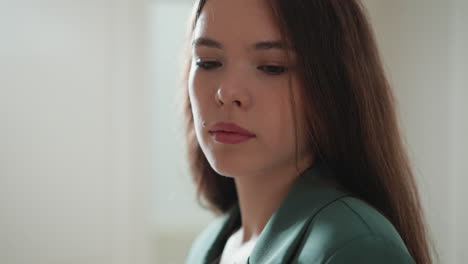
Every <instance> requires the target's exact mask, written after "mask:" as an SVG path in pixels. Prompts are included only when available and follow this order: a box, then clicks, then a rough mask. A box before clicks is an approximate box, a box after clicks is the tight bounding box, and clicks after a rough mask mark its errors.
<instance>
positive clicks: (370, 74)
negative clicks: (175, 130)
mask: <svg viewBox="0 0 468 264" xmlns="http://www.w3.org/2000/svg"><path fill="white" fill-rule="evenodd" d="M268 2H269V3H270V7H271V11H272V12H273V14H274V15H275V17H276V19H277V23H278V27H279V29H280V31H281V33H282V35H283V38H284V40H286V41H288V42H289V43H292V45H293V48H294V50H295V52H296V53H297V54H300V56H298V61H297V62H298V71H299V75H300V77H301V81H302V88H303V89H302V91H301V92H302V94H301V96H300V98H301V100H303V105H304V109H303V111H304V116H305V120H304V123H305V127H304V128H301V129H305V132H306V135H307V141H308V143H307V144H308V147H309V149H310V151H311V153H314V154H315V157H316V161H320V162H322V163H324V164H326V166H327V167H328V168H330V170H331V171H332V172H333V174H334V175H335V176H336V178H337V179H338V181H339V182H340V183H341V184H342V185H343V186H344V187H346V188H347V189H348V190H350V191H351V192H352V193H353V194H355V195H356V196H357V197H359V198H360V199H362V200H364V201H366V202H367V203H369V204H370V205H371V206H373V207H374V208H376V209H377V210H379V211H380V212H381V213H382V214H383V215H384V216H385V217H387V218H388V219H389V220H390V221H391V223H392V224H393V225H394V226H395V228H396V229H397V230H398V232H399V233H400V235H401V237H402V238H403V241H404V242H405V244H406V246H407V247H408V250H409V252H410V253H411V255H412V256H413V258H414V259H415V261H416V262H417V263H424V264H430V263H432V260H431V255H430V251H429V246H428V244H429V243H428V238H427V231H426V224H425V221H424V217H423V212H422V207H421V203H420V200H419V194H418V190H417V187H416V183H415V180H414V177H413V173H412V170H411V165H410V161H409V158H408V156H407V153H406V150H405V145H404V143H403V138H402V136H401V134H400V129H399V124H398V119H397V115H396V111H395V106H396V102H395V98H394V96H393V93H392V90H391V87H390V85H389V82H388V80H387V78H386V76H385V73H384V70H383V67H382V63H381V59H380V55H379V52H378V50H377V45H376V41H375V39H374V35H373V32H372V30H371V27H370V25H369V22H368V18H367V15H366V13H365V8H364V7H363V5H362V3H361V2H360V1H359V0H345V1H343V0H308V1H306V0H271V1H268ZM205 3H206V0H199V1H198V2H197V3H196V5H195V9H194V14H193V19H192V21H191V22H192V23H191V30H190V34H189V35H191V32H192V31H193V29H194V27H195V25H196V22H197V20H198V17H199V15H200V13H201V10H202V8H203V6H204V5H205ZM190 38H191V36H189V39H190ZM187 46H188V47H189V46H190V45H187ZM190 65H191V58H190V56H187V63H186V65H185V67H186V68H185V71H184V74H185V78H184V80H185V85H187V80H188V79H187V77H188V72H189V70H190ZM184 90H185V92H184V100H185V105H184V108H185V109H184V111H185V117H186V122H187V123H186V127H187V131H186V135H187V146H188V156H189V162H190V166H191V172H192V176H193V179H194V182H195V184H196V186H197V197H198V199H199V202H200V204H202V206H203V202H202V201H201V199H204V200H205V202H206V203H207V205H206V207H208V208H209V209H211V210H212V211H214V212H215V213H217V214H220V213H224V212H226V211H227V210H228V209H229V208H230V207H231V206H232V205H233V203H235V202H236V201H237V199H238V198H237V192H236V187H235V184H234V181H233V180H232V179H231V178H228V177H223V176H221V175H219V174H218V173H216V172H215V171H214V170H213V169H212V168H211V166H210V164H209V163H208V161H207V159H206V157H205V155H204V154H203V152H202V150H201V148H200V146H199V144H198V141H197V139H196V137H195V131H194V124H193V117H192V111H191V105H190V100H189V97H188V93H187V89H184Z"/></svg>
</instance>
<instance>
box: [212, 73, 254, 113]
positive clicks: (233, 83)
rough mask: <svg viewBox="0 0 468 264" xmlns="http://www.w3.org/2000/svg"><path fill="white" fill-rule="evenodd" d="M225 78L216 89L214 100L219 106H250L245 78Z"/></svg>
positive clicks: (245, 107)
mask: <svg viewBox="0 0 468 264" xmlns="http://www.w3.org/2000/svg"><path fill="white" fill-rule="evenodd" d="M236 79H237V80H233V79H231V80H230V81H229V80H225V81H224V82H223V83H222V84H221V85H220V86H219V88H218V90H217V91H216V95H215V100H216V103H217V104H218V106H220V107H231V106H235V107H239V108H242V109H244V110H245V109H247V108H248V107H249V106H250V101H251V99H250V95H249V91H248V89H247V86H246V84H245V81H246V80H245V78H243V77H242V76H239V77H237V78H236Z"/></svg>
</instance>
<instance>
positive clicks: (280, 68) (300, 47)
mask: <svg viewBox="0 0 468 264" xmlns="http://www.w3.org/2000/svg"><path fill="white" fill-rule="evenodd" d="M363 9H364V8H363V6H362V4H361V3H360V2H359V1H358V0H307V1H306V0H236V1H233V0H200V1H198V2H197V3H196V4H195V9H194V16H193V23H192V28H191V31H190V38H189V39H190V45H188V48H189V49H188V63H187V68H186V79H185V80H186V84H187V89H186V95H185V98H186V117H187V137H188V148H189V158H190V162H191V170H192V174H193V177H194V181H195V183H196V186H197V190H198V194H199V196H198V197H199V198H201V199H202V201H201V202H202V203H203V202H204V203H205V204H206V206H207V207H208V208H210V209H211V210H213V211H214V212H215V213H217V214H218V215H219V216H218V218H217V219H216V220H215V221H214V222H213V223H211V224H210V225H209V226H208V227H207V228H206V230H204V231H203V232H202V233H201V234H200V235H199V236H198V237H197V238H196V240H195V241H194V243H193V245H192V248H191V250H190V252H189V255H188V257H187V260H186V262H187V263H188V264H192V263H193V264H196V263H251V264H254V263H255V264H257V263H328V264H338V263H361V264H362V263H424V264H430V263H432V261H431V258H430V252H429V249H428V243H427V238H426V230H425V225H424V220H423V216H422V215H423V214H422V210H421V205H420V202H419V197H418V192H417V188H416V186H415V181H414V178H413V175H412V172H411V169H410V164H409V161H408V157H407V155H406V153H405V149H404V145H403V143H402V138H401V135H400V132H399V128H398V120H397V117H396V114H395V103H394V98H393V95H392V91H391V89H390V87H389V84H388V82H387V80H386V78H385V75H384V72H383V69H382V65H381V62H380V59H379V54H378V51H377V48H376V43H375V40H374V37H373V34H372V31H371V29H370V26H369V23H368V20H367V18H366V16H365V14H364V11H363Z"/></svg>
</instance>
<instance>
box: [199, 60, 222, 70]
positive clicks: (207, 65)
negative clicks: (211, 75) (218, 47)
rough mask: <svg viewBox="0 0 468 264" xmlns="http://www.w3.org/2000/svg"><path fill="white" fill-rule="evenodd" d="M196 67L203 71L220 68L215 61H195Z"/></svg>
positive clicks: (219, 64) (218, 63)
mask: <svg viewBox="0 0 468 264" xmlns="http://www.w3.org/2000/svg"><path fill="white" fill-rule="evenodd" d="M196 65H197V67H200V68H202V69H204V70H211V69H214V68H217V67H220V66H221V63H220V62H217V61H197V63H196Z"/></svg>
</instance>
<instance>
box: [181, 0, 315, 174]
mask: <svg viewBox="0 0 468 264" xmlns="http://www.w3.org/2000/svg"><path fill="white" fill-rule="evenodd" d="M280 39H281V36H280V32H279V29H278V28H277V26H276V25H275V22H274V19H273V17H272V14H271V13H270V9H269V7H268V6H267V3H266V1H264V0H236V1H232V0H209V1H207V3H206V5H205V6H204V7H203V10H202V13H201V15H200V17H199V20H198V21H197V25H196V28H195V30H194V32H193V38H192V41H193V42H192V43H193V45H192V64H191V67H190V74H189V80H188V82H189V83H188V89H189V97H190V102H191V105H192V113H193V118H194V126H195V133H196V136H197V140H198V142H199V144H200V146H201V149H202V151H203V153H204V154H205V156H206V158H207V159H208V162H209V163H210V165H211V166H212V168H213V169H214V170H215V171H216V172H218V173H219V174H221V175H224V176H229V177H236V176H242V175H261V174H262V173H263V174H264V173H268V172H269V171H272V170H275V169H279V168H280V169H284V168H287V167H293V166H295V130H294V121H293V111H292V105H291V96H293V94H295V102H296V103H295V104H296V110H295V112H296V116H297V121H298V125H299V124H300V123H301V120H302V114H301V109H302V107H301V105H300V100H299V96H298V95H299V91H300V88H301V87H300V84H299V81H298V76H297V73H296V72H295V68H294V66H295V56H296V55H295V54H294V53H293V51H292V50H289V49H288V47H287V46H286V45H285V43H282V42H281V41H280ZM288 53H289V55H290V56H291V58H290V59H291V60H290V62H289V63H288V61H287V57H286V55H287V54H288ZM288 75H290V76H288ZM290 79H291V83H289V81H290ZM290 84H291V86H290ZM291 93H292V94H291ZM218 122H229V123H235V124H237V125H238V126H240V127H242V128H245V129H247V130H248V131H250V132H251V133H253V134H255V136H253V137H248V138H243V137H242V136H239V135H236V134H232V133H231V134H229V133H225V132H213V131H215V130H217V129H216V128H214V125H215V124H217V123H218ZM298 133H299V134H298V147H299V149H298V151H299V157H298V158H299V159H304V158H306V155H305V149H304V145H305V144H303V140H302V137H303V136H302V133H301V129H298ZM238 139H240V140H244V141H242V142H240V143H236V144H233V141H234V142H235V141H238ZM245 139H247V140H245ZM228 142H229V143H228Z"/></svg>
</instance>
